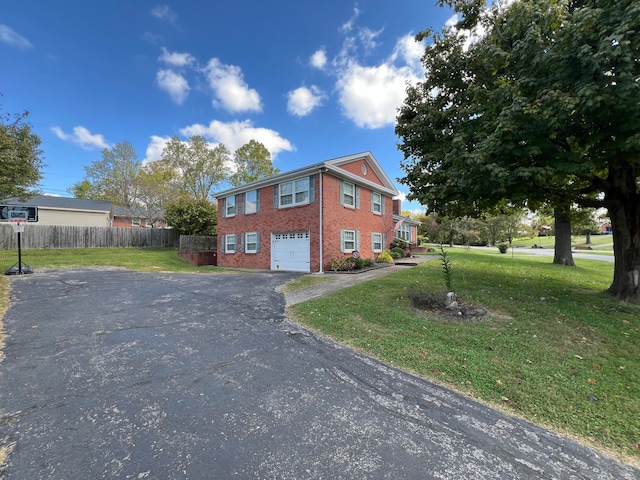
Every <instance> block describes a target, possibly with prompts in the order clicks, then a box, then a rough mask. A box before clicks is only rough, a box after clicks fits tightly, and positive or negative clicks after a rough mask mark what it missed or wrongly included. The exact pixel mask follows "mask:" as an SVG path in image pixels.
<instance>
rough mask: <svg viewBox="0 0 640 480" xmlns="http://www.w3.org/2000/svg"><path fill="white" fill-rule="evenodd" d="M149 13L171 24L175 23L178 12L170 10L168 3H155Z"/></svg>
mask: <svg viewBox="0 0 640 480" xmlns="http://www.w3.org/2000/svg"><path fill="white" fill-rule="evenodd" d="M151 15H152V16H154V17H156V18H159V19H160V20H165V21H167V22H169V23H172V24H175V23H176V21H177V20H178V14H177V13H176V12H174V11H173V10H171V8H170V7H169V6H168V5H156V6H155V7H153V8H152V9H151Z"/></svg>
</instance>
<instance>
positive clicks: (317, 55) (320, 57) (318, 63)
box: [309, 48, 327, 70]
mask: <svg viewBox="0 0 640 480" xmlns="http://www.w3.org/2000/svg"><path fill="white" fill-rule="evenodd" d="M309 63H310V64H311V66H312V67H315V68H318V69H320V70H322V69H323V68H324V67H325V65H326V64H327V52H325V50H324V48H321V49H320V50H317V51H316V52H314V53H313V55H311V58H310V59H309Z"/></svg>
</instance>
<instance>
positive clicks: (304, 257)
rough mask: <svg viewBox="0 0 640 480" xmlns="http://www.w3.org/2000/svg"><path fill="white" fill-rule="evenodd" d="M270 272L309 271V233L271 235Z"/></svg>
mask: <svg viewBox="0 0 640 480" xmlns="http://www.w3.org/2000/svg"><path fill="white" fill-rule="evenodd" d="M271 270H289V271H293V272H310V271H311V248H310V242H309V231H302V232H281V233H272V234H271Z"/></svg>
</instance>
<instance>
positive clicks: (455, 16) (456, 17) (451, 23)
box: [444, 13, 460, 28]
mask: <svg viewBox="0 0 640 480" xmlns="http://www.w3.org/2000/svg"><path fill="white" fill-rule="evenodd" d="M459 21H460V16H459V15H458V14H457V13H455V14H453V15H452V16H451V17H449V19H448V20H447V21H446V22H444V26H445V27H448V28H451V27H455V26H456V24H457V23H458V22H459Z"/></svg>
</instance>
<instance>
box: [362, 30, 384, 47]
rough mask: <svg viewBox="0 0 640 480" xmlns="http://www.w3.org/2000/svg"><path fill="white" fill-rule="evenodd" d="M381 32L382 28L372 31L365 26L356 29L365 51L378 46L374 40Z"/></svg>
mask: <svg viewBox="0 0 640 480" xmlns="http://www.w3.org/2000/svg"><path fill="white" fill-rule="evenodd" d="M381 33H382V30H378V31H373V30H371V29H369V28H366V27H364V28H360V29H358V40H360V43H361V45H362V46H363V47H364V49H365V51H370V50H373V49H374V48H376V47H377V46H378V42H376V39H377V38H378V37H379V36H380V34H381Z"/></svg>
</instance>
